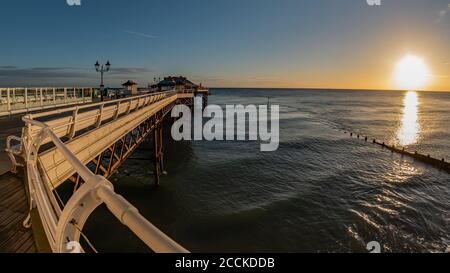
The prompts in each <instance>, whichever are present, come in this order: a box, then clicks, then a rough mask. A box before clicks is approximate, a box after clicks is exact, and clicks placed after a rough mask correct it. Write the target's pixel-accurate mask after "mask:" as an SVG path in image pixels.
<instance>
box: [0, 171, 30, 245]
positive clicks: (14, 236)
mask: <svg viewBox="0 0 450 273" xmlns="http://www.w3.org/2000/svg"><path fill="white" fill-rule="evenodd" d="M28 210H29V205H28V198H27V194H26V191H25V186H24V182H23V179H21V177H20V175H19V176H18V175H13V174H10V173H8V174H4V175H2V176H0V252H1V253H34V252H37V249H36V246H35V242H34V237H33V231H32V229H26V228H24V227H23V225H22V223H23V221H24V220H25V218H26V217H27V215H28Z"/></svg>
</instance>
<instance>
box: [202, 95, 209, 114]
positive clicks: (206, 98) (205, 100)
mask: <svg viewBox="0 0 450 273" xmlns="http://www.w3.org/2000/svg"><path fill="white" fill-rule="evenodd" d="M207 106H208V95H206V94H205V95H203V110H205V108H206V107H207Z"/></svg>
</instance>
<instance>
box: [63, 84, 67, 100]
mask: <svg viewBox="0 0 450 273" xmlns="http://www.w3.org/2000/svg"><path fill="white" fill-rule="evenodd" d="M64 104H67V88H65V87H64Z"/></svg>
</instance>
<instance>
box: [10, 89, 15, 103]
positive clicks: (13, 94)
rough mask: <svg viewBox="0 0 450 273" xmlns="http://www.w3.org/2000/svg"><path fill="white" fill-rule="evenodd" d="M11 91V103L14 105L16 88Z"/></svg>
mask: <svg viewBox="0 0 450 273" xmlns="http://www.w3.org/2000/svg"><path fill="white" fill-rule="evenodd" d="M12 91H13V93H12V97H11V101H12V102H13V103H15V102H16V88H13V90H12Z"/></svg>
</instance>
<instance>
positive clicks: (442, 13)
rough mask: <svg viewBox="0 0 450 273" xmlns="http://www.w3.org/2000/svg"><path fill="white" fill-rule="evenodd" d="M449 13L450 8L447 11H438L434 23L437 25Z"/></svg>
mask: <svg viewBox="0 0 450 273" xmlns="http://www.w3.org/2000/svg"><path fill="white" fill-rule="evenodd" d="M449 13H450V6H449V7H448V8H447V9H443V10H441V11H439V13H438V15H437V18H436V19H435V20H434V22H435V23H436V24H439V23H440V22H442V20H444V18H445V16H446V15H447V14H449Z"/></svg>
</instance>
